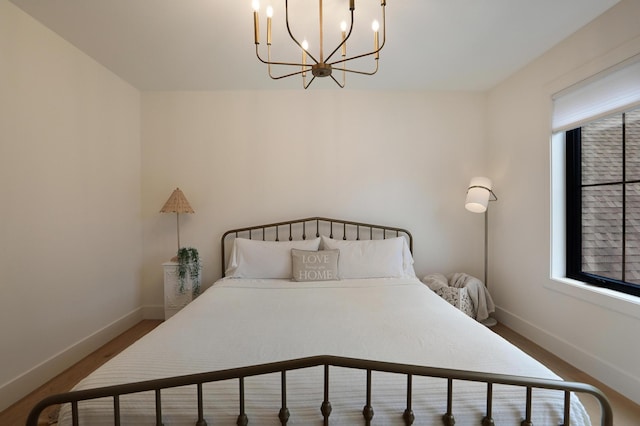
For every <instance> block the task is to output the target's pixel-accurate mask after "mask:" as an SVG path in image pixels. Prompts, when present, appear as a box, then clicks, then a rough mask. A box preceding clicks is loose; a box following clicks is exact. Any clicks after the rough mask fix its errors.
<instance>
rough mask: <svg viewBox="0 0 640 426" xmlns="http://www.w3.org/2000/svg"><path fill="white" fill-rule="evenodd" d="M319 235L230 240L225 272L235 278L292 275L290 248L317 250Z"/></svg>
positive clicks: (285, 277) (290, 276)
mask: <svg viewBox="0 0 640 426" xmlns="http://www.w3.org/2000/svg"><path fill="white" fill-rule="evenodd" d="M319 247H320V238H315V239H313V240H299V241H262V240H250V239H247V238H236V239H235V240H233V249H232V250H231V256H230V257H229V263H228V265H227V270H226V271H225V276H227V277H234V278H280V279H291V278H292V277H293V272H292V264H291V249H299V250H312V251H313V250H318V248H319Z"/></svg>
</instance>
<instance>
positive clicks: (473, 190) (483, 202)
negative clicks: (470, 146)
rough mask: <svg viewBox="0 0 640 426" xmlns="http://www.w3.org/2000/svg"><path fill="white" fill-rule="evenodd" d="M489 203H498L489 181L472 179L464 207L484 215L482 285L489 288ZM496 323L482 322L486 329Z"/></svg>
mask: <svg viewBox="0 0 640 426" xmlns="http://www.w3.org/2000/svg"><path fill="white" fill-rule="evenodd" d="M489 201H498V197H496V194H495V193H494V192H493V190H492V183H491V179H489V178H486V177H474V178H472V179H471V182H470V183H469V189H467V199H466V201H465V204H464V207H465V208H466V209H467V210H469V211H470V212H473V213H484V285H485V286H486V287H487V288H489V282H488V281H487V276H488V269H489V264H488V258H489V210H488V207H489ZM497 323H498V322H497V321H496V320H495V318H493V317H488V318H487V319H486V320H484V321H482V324H484V325H486V326H487V327H493V326H494V325H496V324H497Z"/></svg>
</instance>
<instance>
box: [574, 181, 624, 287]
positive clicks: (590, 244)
mask: <svg viewBox="0 0 640 426" xmlns="http://www.w3.org/2000/svg"><path fill="white" fill-rule="evenodd" d="M622 241H623V240H622V185H607V186H596V187H587V188H582V271H583V272H586V273H589V274H596V275H601V276H603V277H607V278H612V279H616V280H621V279H622Z"/></svg>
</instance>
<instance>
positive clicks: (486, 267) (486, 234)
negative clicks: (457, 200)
mask: <svg viewBox="0 0 640 426" xmlns="http://www.w3.org/2000/svg"><path fill="white" fill-rule="evenodd" d="M488 260H489V209H487V210H485V211H484V285H485V286H486V287H487V288H489V281H487V276H488V275H489V272H488V270H489V262H488Z"/></svg>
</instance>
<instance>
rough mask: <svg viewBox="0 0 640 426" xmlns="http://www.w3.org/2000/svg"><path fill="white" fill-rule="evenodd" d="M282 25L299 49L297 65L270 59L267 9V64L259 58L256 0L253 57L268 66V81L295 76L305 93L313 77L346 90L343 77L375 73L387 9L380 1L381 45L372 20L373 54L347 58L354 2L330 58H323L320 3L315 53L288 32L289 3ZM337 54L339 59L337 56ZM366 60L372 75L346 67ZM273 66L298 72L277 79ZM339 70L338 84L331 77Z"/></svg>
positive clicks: (384, 0) (270, 13) (257, 6)
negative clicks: (370, 62)
mask: <svg viewBox="0 0 640 426" xmlns="http://www.w3.org/2000/svg"><path fill="white" fill-rule="evenodd" d="M284 4H285V6H284V8H285V23H286V27H287V32H288V33H289V37H291V40H293V42H294V43H295V44H296V45H297V46H298V47H299V48H300V53H301V56H300V61H299V62H296V61H290V62H279V61H274V60H272V59H271V42H272V34H271V20H272V17H273V7H271V6H268V7H267V9H266V12H267V58H266V60H265V59H264V58H263V57H262V56H260V48H259V46H260V28H259V16H258V13H259V9H260V4H259V0H253V30H254V42H255V45H256V56H257V57H258V59H259V60H260V61H261V62H263V63H265V64H267V68H268V71H269V77H271V78H272V79H274V80H279V79H282V78H286V77H292V76H296V75H301V76H302V86H303V87H304V88H305V89H306V88H308V87H309V86H310V85H311V83H313V81H314V80H315V78H316V77H331V79H332V80H333V81H334V82H335V83H336V84H337V85H338V86H340V87H341V88H343V87H344V86H345V81H346V73H355V74H364V75H373V74H375V73H376V72H377V71H378V59H379V58H380V51H381V50H382V48H383V47H384V43H385V40H386V30H385V6H386V5H387V0H380V6H381V9H382V44H380V39H379V29H380V24H379V23H378V21H377V20H374V21H373V23H372V25H371V28H372V30H373V50H371V51H369V52H366V53H361V54H356V55H353V56H349V57H348V56H347V41H348V40H349V38H350V37H351V33H352V31H353V23H354V11H355V0H349V15H350V16H351V22H350V23H349V24H347V22H346V21H342V22H341V24H340V31H341V33H340V38H339V39H338V40H340V42H339V43H338V45H337V46H336V47H335V48H334V49H333V50H332V51H331V53H329V55H327V56H325V50H324V13H323V10H322V0H318V8H319V13H318V17H319V24H320V25H319V46H318V50H317V53H311V51H310V50H309V44H308V42H307V40H306V39H303V40H302V41H299V40H298V38H296V36H294V34H293V33H292V31H291V26H290V24H289V1H288V0H285V2H284ZM338 51H340V54H339V55H336V54H337V53H338ZM368 56H373V59H374V64H375V67H374V68H373V70H371V71H366V70H361V69H352V68H349V67H348V66H347V62H349V61H352V60H354V59H360V58H365V57H368ZM272 65H273V66H278V67H280V66H282V67H289V71H292V69H295V68H297V70H296V71H292V72H287V73H284V74H280V75H274V74H273V72H272V69H271V67H272ZM335 70H339V71H341V72H342V79H341V80H342V81H338V79H336V77H335V76H334V73H333V71H335ZM308 73H310V74H311V78H310V79H307V74H308Z"/></svg>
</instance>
